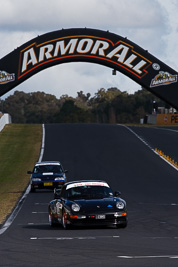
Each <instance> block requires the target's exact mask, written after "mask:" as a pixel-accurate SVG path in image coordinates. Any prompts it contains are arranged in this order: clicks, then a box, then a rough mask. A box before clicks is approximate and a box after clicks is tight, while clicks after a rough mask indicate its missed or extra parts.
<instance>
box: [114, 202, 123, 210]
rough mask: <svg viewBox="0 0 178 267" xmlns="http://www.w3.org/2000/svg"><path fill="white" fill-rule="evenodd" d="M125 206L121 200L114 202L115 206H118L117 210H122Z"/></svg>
mask: <svg viewBox="0 0 178 267" xmlns="http://www.w3.org/2000/svg"><path fill="white" fill-rule="evenodd" d="M124 207H125V205H124V203H123V202H121V201H118V202H116V208H118V209H119V210H123V209H124Z"/></svg>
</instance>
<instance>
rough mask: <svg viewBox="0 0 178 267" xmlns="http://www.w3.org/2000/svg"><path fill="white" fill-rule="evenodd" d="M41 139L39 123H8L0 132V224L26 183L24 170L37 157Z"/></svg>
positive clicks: (26, 178)
mask: <svg viewBox="0 0 178 267" xmlns="http://www.w3.org/2000/svg"><path fill="white" fill-rule="evenodd" d="M41 140H42V126H41V125H39V124H34V125H33V124H8V125H6V127H5V128H4V129H3V131H2V132H0V203H1V209H0V224H2V223H3V222H4V221H5V219H6V217H7V216H8V215H9V214H10V213H11V212H12V210H13V208H14V206H15V205H16V203H17V201H18V200H19V198H20V197H21V195H22V194H23V192H24V191H25V189H26V187H27V185H28V184H29V175H27V170H31V169H32V168H33V165H34V163H35V162H36V161H37V160H38V158H39V155H40V148H41Z"/></svg>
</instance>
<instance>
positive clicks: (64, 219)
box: [62, 209, 69, 230]
mask: <svg viewBox="0 0 178 267" xmlns="http://www.w3.org/2000/svg"><path fill="white" fill-rule="evenodd" d="M62 226H63V228H64V229H65V230H67V229H68V228H69V226H68V224H67V212H66V211H65V209H64V211H63V214H62Z"/></svg>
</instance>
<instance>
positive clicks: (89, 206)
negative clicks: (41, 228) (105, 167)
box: [48, 180, 127, 229]
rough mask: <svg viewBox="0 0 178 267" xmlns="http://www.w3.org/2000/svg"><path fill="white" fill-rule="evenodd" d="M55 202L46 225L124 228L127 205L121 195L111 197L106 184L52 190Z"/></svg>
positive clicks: (88, 183) (77, 183) (89, 182)
mask: <svg viewBox="0 0 178 267" xmlns="http://www.w3.org/2000/svg"><path fill="white" fill-rule="evenodd" d="M54 192H55V197H54V198H55V199H54V200H52V201H51V202H50V203H49V207H48V211H49V223H50V225H51V226H54V225H56V224H58V223H60V224H62V226H63V228H64V229H67V228H69V227H70V226H97V225H106V226H116V227H122V228H125V227H126V226H127V210H126V202H125V201H124V200H123V199H121V198H120V192H119V191H117V192H115V194H113V192H112V190H111V188H110V187H109V185H108V184H107V183H106V182H105V181H100V180H81V181H73V182H68V183H66V184H64V186H63V187H62V189H61V190H59V189H55V190H54Z"/></svg>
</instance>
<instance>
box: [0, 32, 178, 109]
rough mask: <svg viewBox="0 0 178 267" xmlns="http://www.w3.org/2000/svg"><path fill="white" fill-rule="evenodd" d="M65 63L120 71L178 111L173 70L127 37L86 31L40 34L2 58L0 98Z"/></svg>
mask: <svg viewBox="0 0 178 267" xmlns="http://www.w3.org/2000/svg"><path fill="white" fill-rule="evenodd" d="M66 62H91V63H97V64H101V65H105V66H107V67H110V68H112V69H115V70H117V71H120V72H122V73H123V74H125V75H127V76H128V77H130V78H131V79H133V80H134V81H135V82H137V83H139V84H140V85H141V86H143V87H144V88H146V89H147V90H149V91H151V92H152V93H153V94H155V95H157V96H158V97H160V98H161V99H163V100H164V101H166V102H168V103H169V104H170V105H172V106H173V107H175V108H177V109H178V84H177V75H178V73H177V72H176V71H175V70H173V69H171V68H170V67H168V66H167V65H166V64H164V63H163V62H161V61H160V60H158V59H157V58H155V57H154V56H152V55H151V54H149V53H148V52H147V51H145V50H144V49H142V48H141V47H139V46H138V45H136V44H134V43H133V42H131V41H129V40H128V39H127V38H123V37H121V36H119V35H116V34H113V33H110V32H108V31H101V30H95V29H86V28H82V29H78V28H77V29H66V30H59V31H55V32H50V33H47V34H44V35H41V36H39V37H36V38H35V39H32V40H30V41H29V42H27V43H25V44H23V45H22V46H20V47H19V48H17V49H16V50H14V51H13V52H11V53H10V54H8V55H7V56H5V57H4V58H2V59H1V60H0V96H2V95H3V94H5V93H6V92H8V91H9V90H11V89H12V88H14V87H15V86H17V85H18V84H20V83H22V82H23V81H25V80H26V79H28V78H30V77H31V76H32V75H34V74H36V73H37V72H39V71H41V70H43V69H45V68H48V67H51V66H53V65H56V64H62V63H66ZM59 77H60V73H59ZM118 87H119V88H122V85H121V84H119V85H118Z"/></svg>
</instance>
